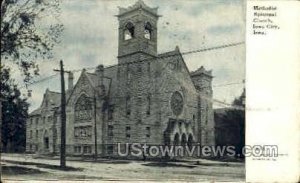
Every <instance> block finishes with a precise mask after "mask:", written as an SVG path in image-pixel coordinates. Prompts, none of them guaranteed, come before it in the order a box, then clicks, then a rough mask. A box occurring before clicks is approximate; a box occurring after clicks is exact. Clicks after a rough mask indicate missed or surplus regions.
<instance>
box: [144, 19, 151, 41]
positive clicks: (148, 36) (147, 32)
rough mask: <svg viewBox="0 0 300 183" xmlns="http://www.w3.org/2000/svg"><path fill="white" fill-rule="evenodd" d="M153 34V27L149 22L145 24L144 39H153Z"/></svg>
mask: <svg viewBox="0 0 300 183" xmlns="http://www.w3.org/2000/svg"><path fill="white" fill-rule="evenodd" d="M151 32H152V26H151V24H150V23H149V22H147V23H146V24H145V29H144V37H145V38H146V39H151Z"/></svg>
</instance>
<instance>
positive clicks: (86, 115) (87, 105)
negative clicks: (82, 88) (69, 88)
mask: <svg viewBox="0 0 300 183" xmlns="http://www.w3.org/2000/svg"><path fill="white" fill-rule="evenodd" d="M91 119H92V102H91V100H90V99H89V98H88V97H87V96H86V95H85V94H83V95H81V96H80V97H79V98H78V100H77V102H76V104H75V122H86V121H89V120H91Z"/></svg>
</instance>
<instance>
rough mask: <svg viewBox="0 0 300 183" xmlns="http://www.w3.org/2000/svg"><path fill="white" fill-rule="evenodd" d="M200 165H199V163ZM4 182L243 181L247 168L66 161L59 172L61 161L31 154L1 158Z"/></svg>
mask: <svg viewBox="0 0 300 183" xmlns="http://www.w3.org/2000/svg"><path fill="white" fill-rule="evenodd" d="M197 161H198V163H197ZM1 162H2V163H1V164H2V166H3V167H2V168H3V175H2V177H3V180H131V181H133V180H145V179H147V180H160V181H165V180H185V181H187V180H190V181H205V180H207V181H212V180H214V181H244V179H245V173H244V172H245V164H244V163H242V162H221V161H211V160H205V159H190V160H186V161H184V162H168V163H162V162H155V161H146V162H144V161H137V160H136V161H133V160H111V159H98V160H97V162H94V161H93V160H85V161H79V160H78V159H76V158H67V167H69V168H68V169H67V170H60V169H59V167H58V166H57V165H59V159H58V158H52V159H50V158H48V159H45V158H43V159H42V158H37V157H36V156H34V155H30V154H2V159H1Z"/></svg>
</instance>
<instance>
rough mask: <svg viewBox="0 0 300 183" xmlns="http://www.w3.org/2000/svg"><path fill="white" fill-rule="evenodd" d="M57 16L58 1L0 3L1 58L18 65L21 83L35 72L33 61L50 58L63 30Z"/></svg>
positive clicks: (14, 0) (36, 72)
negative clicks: (21, 78)
mask: <svg viewBox="0 0 300 183" xmlns="http://www.w3.org/2000/svg"><path fill="white" fill-rule="evenodd" d="M59 13H60V9H59V0H1V58H2V59H3V58H4V59H5V60H8V61H9V62H10V64H15V65H17V66H18V68H19V69H20V71H22V74H23V76H24V78H23V79H24V82H25V84H28V83H29V82H30V80H31V79H32V78H33V77H34V76H35V75H38V73H39V68H38V64H37V63H36V60H37V59H40V58H42V59H47V58H51V57H52V56H53V54H52V50H53V47H54V45H55V44H57V43H58V42H59V36H60V34H61V32H62V30H63V26H62V24H60V23H58V22H59V21H58V15H59ZM48 17H51V21H50V19H49V22H50V23H49V24H47V23H45V22H48V20H47V21H44V20H45V19H47V18H48ZM0 66H2V63H0Z"/></svg>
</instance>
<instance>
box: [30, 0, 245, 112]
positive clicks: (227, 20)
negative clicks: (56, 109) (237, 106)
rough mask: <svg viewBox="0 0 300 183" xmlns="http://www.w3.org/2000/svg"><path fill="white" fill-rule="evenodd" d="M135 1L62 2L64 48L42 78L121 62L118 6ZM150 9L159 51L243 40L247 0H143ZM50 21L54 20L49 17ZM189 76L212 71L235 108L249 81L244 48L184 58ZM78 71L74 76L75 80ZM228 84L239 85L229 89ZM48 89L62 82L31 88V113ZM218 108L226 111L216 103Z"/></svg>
mask: <svg viewBox="0 0 300 183" xmlns="http://www.w3.org/2000/svg"><path fill="white" fill-rule="evenodd" d="M135 2H136V0H122V1H120V0H64V1H62V4H61V15H60V17H59V19H60V21H61V23H62V24H63V25H64V32H63V34H62V35H61V43H60V44H59V45H57V46H56V47H55V49H54V57H53V58H52V59H51V60H48V61H41V62H38V63H39V65H40V76H39V77H37V78H36V79H35V80H39V79H41V78H44V77H47V76H50V75H53V74H55V72H54V71H53V69H55V68H58V67H59V60H61V59H62V60H63V61H64V65H65V69H66V70H73V69H82V68H84V67H96V66H97V65H99V64H104V66H108V65H113V64H116V63H117V51H118V50H117V48H118V47H117V46H118V20H117V18H116V17H115V15H117V14H118V6H120V7H128V6H131V5H133V4H134V3H135ZM144 2H145V3H146V4H147V5H148V6H150V7H159V8H158V13H159V14H160V15H162V17H160V19H159V21H158V41H157V42H158V52H159V53H163V52H166V51H171V50H174V49H175V47H176V45H178V46H179V48H180V51H181V52H187V51H192V50H197V49H201V48H207V47H214V46H219V45H224V44H230V43H235V42H243V41H245V30H244V29H245V25H244V24H245V15H244V13H245V12H244V8H245V7H244V1H243V0H217V1H214V0H172V1H169V0H144ZM48 18H51V17H48ZM184 59H185V62H186V64H187V66H188V68H189V70H190V71H194V70H196V69H197V68H199V67H200V66H204V67H205V68H206V69H208V70H212V73H213V76H214V79H213V86H214V87H213V92H214V95H213V97H214V98H215V99H217V100H221V101H224V102H227V103H231V102H232V101H233V100H234V98H236V97H238V96H239V95H240V94H241V93H242V90H243V87H244V85H243V83H242V81H243V80H244V79H245V45H244V44H242V45H239V46H235V47H227V48H224V49H218V50H213V51H207V52H200V53H196V54H188V55H185V56H184ZM79 74H80V72H76V73H75V81H76V79H78V77H79ZM228 83H240V84H234V85H226V84H228ZM224 84H225V86H224ZM47 88H49V89H50V90H53V91H60V80H59V77H58V76H56V77H54V78H52V79H50V80H46V81H44V82H41V83H38V84H35V85H31V86H29V89H30V90H32V97H31V98H29V100H28V101H29V102H30V111H32V110H34V109H36V108H37V107H39V106H40V104H41V101H42V97H43V93H44V92H45V90H46V89H47ZM214 107H215V108H218V107H222V106H219V105H217V104H214Z"/></svg>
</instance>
